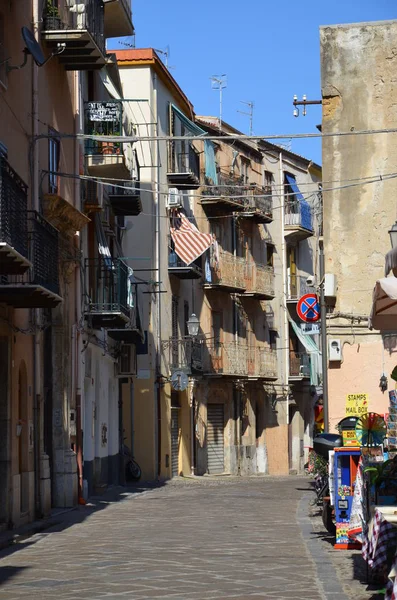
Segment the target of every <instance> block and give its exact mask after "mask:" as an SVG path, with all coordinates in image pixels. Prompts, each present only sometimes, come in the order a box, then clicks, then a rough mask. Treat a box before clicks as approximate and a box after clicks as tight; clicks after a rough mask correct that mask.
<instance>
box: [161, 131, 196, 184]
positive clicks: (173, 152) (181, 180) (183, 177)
mask: <svg viewBox="0 0 397 600" xmlns="http://www.w3.org/2000/svg"><path fill="white" fill-rule="evenodd" d="M167 177H168V181H169V183H170V184H172V185H175V186H176V187H178V184H179V185H183V187H184V189H189V187H187V186H190V187H191V188H197V187H199V185H200V156H199V154H198V152H196V150H195V149H194V148H193V146H192V145H191V144H190V143H188V142H184V141H183V140H177V141H175V142H173V141H171V142H169V145H168V173H167Z"/></svg>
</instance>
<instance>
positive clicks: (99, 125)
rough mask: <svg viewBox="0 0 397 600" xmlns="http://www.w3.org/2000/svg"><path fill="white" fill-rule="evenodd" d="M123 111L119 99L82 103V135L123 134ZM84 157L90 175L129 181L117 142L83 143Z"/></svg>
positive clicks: (89, 141)
mask: <svg viewBox="0 0 397 600" xmlns="http://www.w3.org/2000/svg"><path fill="white" fill-rule="evenodd" d="M123 112H124V111H123V103H122V101H121V100H111V101H109V102H85V104H84V117H85V133H86V135H92V136H113V137H117V136H121V135H123V133H124V132H123ZM85 156H86V165H87V170H88V173H89V174H90V175H94V176H95V177H102V178H107V177H108V178H110V179H130V178H131V172H130V170H129V168H128V166H127V163H126V159H125V156H124V152H123V144H122V143H121V142H107V141H100V140H96V139H89V140H86V143H85Z"/></svg>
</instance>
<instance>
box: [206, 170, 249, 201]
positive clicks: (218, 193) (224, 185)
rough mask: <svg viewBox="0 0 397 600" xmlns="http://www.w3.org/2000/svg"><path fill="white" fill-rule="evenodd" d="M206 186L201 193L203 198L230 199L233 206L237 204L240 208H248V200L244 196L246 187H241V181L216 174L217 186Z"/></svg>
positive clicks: (207, 182)
mask: <svg viewBox="0 0 397 600" xmlns="http://www.w3.org/2000/svg"><path fill="white" fill-rule="evenodd" d="M206 184H208V185H207V186H206V187H205V188H204V189H203V191H202V195H203V198H204V199H205V196H213V197H218V198H220V197H223V198H230V201H231V202H232V203H233V204H239V205H241V206H242V207H246V206H248V198H247V196H246V194H247V190H248V187H243V183H242V180H241V179H240V178H237V177H230V176H227V175H225V174H223V173H218V185H210V184H209V181H208V180H206Z"/></svg>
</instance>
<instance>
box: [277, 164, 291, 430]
mask: <svg viewBox="0 0 397 600" xmlns="http://www.w3.org/2000/svg"><path fill="white" fill-rule="evenodd" d="M279 175H280V190H281V194H280V214H281V267H282V280H283V295H282V307H281V308H282V320H283V330H284V336H283V340H282V348H284V350H281V352H284V363H285V368H284V373H283V374H282V380H284V381H283V383H285V386H286V388H287V390H288V378H289V351H288V348H289V335H288V308H287V250H286V243H285V231H284V224H285V196H284V185H283V183H284V173H283V153H282V152H280V154H279ZM282 363H283V361H281V364H282ZM288 404H289V401H287V425H288V423H289V410H288Z"/></svg>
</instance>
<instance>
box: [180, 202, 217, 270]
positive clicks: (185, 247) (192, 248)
mask: <svg viewBox="0 0 397 600" xmlns="http://www.w3.org/2000/svg"><path fill="white" fill-rule="evenodd" d="M170 230H171V238H172V241H173V242H174V246H175V252H176V254H177V255H178V256H179V258H180V259H181V260H183V262H184V263H185V264H186V266H188V265H190V264H191V263H192V262H193V261H195V260H196V259H197V258H199V256H201V255H202V254H203V252H205V251H206V250H208V248H209V247H210V246H211V244H212V242H213V237H212V235H211V234H210V233H201V232H200V231H199V230H198V229H197V227H196V226H195V225H193V223H191V222H190V221H189V219H188V218H187V217H186V215H185V214H184V213H183V212H181V211H177V210H175V211H173V213H172V215H171V223H170Z"/></svg>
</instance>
